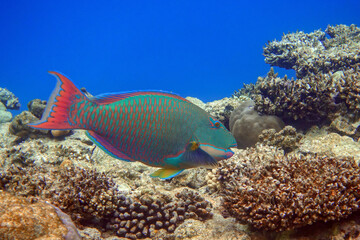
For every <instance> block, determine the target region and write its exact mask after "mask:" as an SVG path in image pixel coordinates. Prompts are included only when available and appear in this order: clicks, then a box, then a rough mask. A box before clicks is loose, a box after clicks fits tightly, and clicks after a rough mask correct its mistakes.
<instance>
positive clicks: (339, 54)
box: [264, 24, 360, 78]
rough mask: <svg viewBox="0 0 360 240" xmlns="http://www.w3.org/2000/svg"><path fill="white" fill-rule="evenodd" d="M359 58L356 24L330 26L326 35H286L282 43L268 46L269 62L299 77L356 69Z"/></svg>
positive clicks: (359, 32)
mask: <svg viewBox="0 0 360 240" xmlns="http://www.w3.org/2000/svg"><path fill="white" fill-rule="evenodd" d="M326 34H328V36H329V38H327V37H326ZM359 55H360V29H359V28H358V27H357V26H356V25H354V24H353V25H351V26H346V25H336V26H328V27H327V28H326V30H325V32H322V31H320V30H316V31H314V32H312V33H304V32H302V31H300V32H296V33H289V34H284V35H283V36H282V39H281V41H276V40H275V41H272V42H269V43H268V44H267V45H266V46H265V47H264V56H265V62H266V63H269V64H270V65H271V66H278V67H281V68H286V69H294V70H295V71H296V76H297V78H304V77H306V76H308V75H310V74H318V73H322V74H324V73H329V72H336V71H340V70H346V69H349V68H352V67H354V65H356V64H358V63H360V57H359Z"/></svg>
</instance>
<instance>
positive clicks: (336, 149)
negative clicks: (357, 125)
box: [298, 127, 360, 164]
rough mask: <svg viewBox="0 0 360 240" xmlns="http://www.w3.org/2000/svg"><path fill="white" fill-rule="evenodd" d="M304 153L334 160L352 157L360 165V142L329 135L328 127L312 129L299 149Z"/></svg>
mask: <svg viewBox="0 0 360 240" xmlns="http://www.w3.org/2000/svg"><path fill="white" fill-rule="evenodd" d="M298 150H299V151H300V152H302V153H316V154H321V155H324V154H325V155H327V156H329V157H334V158H348V157H352V158H354V160H355V161H356V162H357V163H358V164H359V163H360V142H359V141H354V139H352V138H351V137H348V136H341V135H339V134H337V133H329V132H328V131H327V130H326V127H323V128H322V129H319V128H317V127H313V128H311V129H310V130H309V131H308V132H307V133H306V135H305V136H304V137H303V139H302V140H301V142H300V146H299V149H298Z"/></svg>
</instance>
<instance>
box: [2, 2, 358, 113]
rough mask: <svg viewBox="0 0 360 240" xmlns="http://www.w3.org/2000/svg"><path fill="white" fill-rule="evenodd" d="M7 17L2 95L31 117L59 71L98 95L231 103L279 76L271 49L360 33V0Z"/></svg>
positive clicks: (8, 11)
mask: <svg viewBox="0 0 360 240" xmlns="http://www.w3.org/2000/svg"><path fill="white" fill-rule="evenodd" d="M0 9H1V14H0V25H1V29H0V33H1V37H0V46H1V54H0V73H1V76H0V87H6V88H8V89H10V91H12V92H14V93H15V95H17V96H18V97H19V98H20V101H21V103H22V106H23V107H22V110H25V109H26V104H27V102H28V101H30V100H31V99H34V98H40V99H44V100H47V99H48V96H49V95H50V93H51V91H52V89H53V87H54V86H55V80H54V79H53V77H52V76H50V75H49V74H47V71H50V70H54V71H59V72H61V73H63V74H65V75H66V76H68V77H69V78H70V79H72V80H73V81H74V82H75V83H76V84H77V86H79V87H85V88H86V89H87V90H88V91H89V92H91V93H93V94H94V95H96V94H101V93H106V92H120V91H129V90H140V89H159V90H166V91H171V92H175V93H177V94H179V95H181V96H184V97H186V96H193V97H197V98H199V99H201V100H203V101H205V102H207V101H213V100H215V99H221V98H223V97H226V96H230V95H231V94H232V93H233V91H234V90H237V89H239V88H241V87H242V86H243V83H251V82H255V81H256V79H257V77H258V76H264V75H265V74H266V73H267V72H268V71H269V68H270V66H269V65H268V64H266V63H265V62H264V57H263V56H262V48H263V46H264V45H265V44H266V43H267V41H271V40H274V39H280V38H281V36H282V34H283V33H287V32H294V31H297V30H301V31H304V32H312V31H314V30H316V29H320V28H321V29H323V30H324V29H325V28H326V27H327V25H329V24H330V25H335V24H347V25H350V24H359V23H360V14H359V10H360V2H359V1H356V0H345V1H333V0H330V1H326V2H325V1H308V0H306V1H296V2H295V1H278V0H275V1H247V2H245V1H226V2H219V1H139V2H138V1H136V2H134V1H127V2H125V1H106V2H101V1H76V2H74V1H58V2H51V1H31V2H29V1H8V0H4V1H1V2H0ZM285 73H286V74H288V75H290V76H293V75H294V72H293V71H286V70H281V71H280V74H281V75H283V74H285Z"/></svg>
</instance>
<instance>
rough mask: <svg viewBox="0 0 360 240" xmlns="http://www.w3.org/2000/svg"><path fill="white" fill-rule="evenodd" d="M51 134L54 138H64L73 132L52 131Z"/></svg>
mask: <svg viewBox="0 0 360 240" xmlns="http://www.w3.org/2000/svg"><path fill="white" fill-rule="evenodd" d="M50 132H51V135H53V136H54V137H63V136H66V135H69V134H70V133H71V130H51V131H50Z"/></svg>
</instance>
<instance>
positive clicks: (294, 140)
mask: <svg viewBox="0 0 360 240" xmlns="http://www.w3.org/2000/svg"><path fill="white" fill-rule="evenodd" d="M302 137H303V136H302V134H300V133H297V132H296V129H295V128H294V127H292V126H286V127H284V128H283V129H282V130H280V131H279V132H276V131H275V129H266V130H264V131H262V133H261V134H260V136H259V140H260V142H262V143H263V144H266V145H271V146H276V147H279V148H282V149H284V151H285V152H291V151H293V150H295V149H296V148H298V146H299V144H300V143H299V142H300V140H301V138H302Z"/></svg>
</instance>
